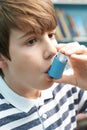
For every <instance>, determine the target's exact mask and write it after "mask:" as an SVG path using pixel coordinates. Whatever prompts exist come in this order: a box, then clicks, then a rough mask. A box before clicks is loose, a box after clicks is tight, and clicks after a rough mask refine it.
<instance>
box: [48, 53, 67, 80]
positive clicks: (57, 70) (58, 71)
mask: <svg viewBox="0 0 87 130" xmlns="http://www.w3.org/2000/svg"><path fill="white" fill-rule="evenodd" d="M67 61H68V58H67V56H65V55H64V54H62V53H60V52H58V53H57V55H56V56H55V57H54V60H53V63H52V65H51V67H50V69H49V71H48V75H49V76H50V77H52V78H56V79H59V78H61V77H62V74H63V71H64V68H65V66H66V63H67Z"/></svg>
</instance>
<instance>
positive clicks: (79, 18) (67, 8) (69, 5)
mask: <svg viewBox="0 0 87 130" xmlns="http://www.w3.org/2000/svg"><path fill="white" fill-rule="evenodd" d="M52 2H53V3H54V7H55V9H56V11H57V12H58V10H62V12H63V13H64V14H63V15H65V16H63V17H64V20H63V19H62V21H63V22H66V18H65V17H66V15H67V16H70V17H72V19H73V21H74V24H75V26H76V28H77V31H78V33H79V34H78V35H75V34H74V32H73V34H72V32H71V31H72V30H71V29H70V27H69V26H68V25H67V26H68V30H69V31H70V34H71V37H68V36H64V34H63V30H62V31H61V27H60V24H61V23H58V28H57V40H58V42H59V43H60V42H62V43H63V42H64V43H67V42H72V41H78V42H79V43H80V44H84V45H85V46H87V0H77V1H76V2H75V0H67V1H66V0H52ZM59 18H60V16H59V15H58V21H59ZM69 22H70V21H69ZM63 24H64V23H63ZM66 24H67V22H66ZM69 24H70V23H69ZM62 26H63V25H62ZM59 27H60V31H61V32H59ZM64 28H65V30H67V28H66V27H63V29H64ZM74 31H76V30H74ZM61 33H62V34H61Z"/></svg>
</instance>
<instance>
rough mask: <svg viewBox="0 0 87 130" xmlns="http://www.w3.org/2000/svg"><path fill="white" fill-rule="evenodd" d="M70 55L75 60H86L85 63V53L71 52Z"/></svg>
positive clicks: (86, 56) (86, 57)
mask: <svg viewBox="0 0 87 130" xmlns="http://www.w3.org/2000/svg"><path fill="white" fill-rule="evenodd" d="M71 57H72V58H73V59H76V60H79V61H86V63H87V55H77V54H72V55H71Z"/></svg>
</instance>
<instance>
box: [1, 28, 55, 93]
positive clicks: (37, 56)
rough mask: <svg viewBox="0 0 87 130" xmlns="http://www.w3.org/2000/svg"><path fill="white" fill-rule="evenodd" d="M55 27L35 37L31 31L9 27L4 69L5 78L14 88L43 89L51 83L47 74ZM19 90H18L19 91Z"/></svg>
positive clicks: (53, 45) (53, 46) (53, 44)
mask: <svg viewBox="0 0 87 130" xmlns="http://www.w3.org/2000/svg"><path fill="white" fill-rule="evenodd" d="M56 46H57V42H56V40H55V30H53V31H51V32H45V33H44V34H43V35H38V36H36V35H35V34H34V33H33V32H27V33H25V32H22V31H19V30H11V35H10V45H9V53H10V57H11V61H9V60H7V59H5V60H6V63H7V66H6V67H5V68H4V69H3V71H4V73H5V80H6V82H7V83H8V85H9V86H10V87H11V88H13V89H14V90H15V91H16V90H17V91H20V89H21V90H23V91H26V90H27V91H28V90H29V89H46V88H49V87H50V86H51V85H52V84H53V79H52V78H50V77H49V76H48V74H47V71H48V69H49V67H50V66H51V64H52V61H53V57H54V55H55V54H56V53H57V48H56ZM18 89H19V90H18Z"/></svg>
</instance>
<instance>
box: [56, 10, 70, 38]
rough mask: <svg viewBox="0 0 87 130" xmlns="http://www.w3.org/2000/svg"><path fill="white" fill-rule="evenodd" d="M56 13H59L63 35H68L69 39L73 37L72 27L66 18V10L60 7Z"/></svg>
mask: <svg viewBox="0 0 87 130" xmlns="http://www.w3.org/2000/svg"><path fill="white" fill-rule="evenodd" d="M56 13H57V17H58V23H59V26H60V28H61V31H62V34H63V36H64V37H66V38H67V39H71V38H72V36H71V32H70V29H69V27H68V25H67V23H66V20H65V14H64V11H63V10H62V9H58V10H56Z"/></svg>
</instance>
